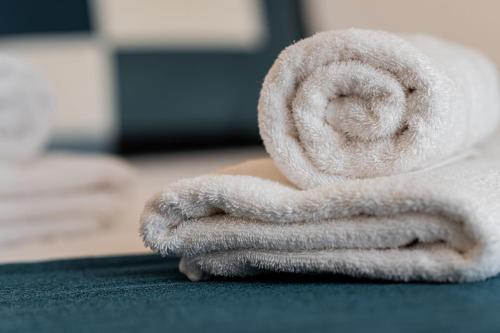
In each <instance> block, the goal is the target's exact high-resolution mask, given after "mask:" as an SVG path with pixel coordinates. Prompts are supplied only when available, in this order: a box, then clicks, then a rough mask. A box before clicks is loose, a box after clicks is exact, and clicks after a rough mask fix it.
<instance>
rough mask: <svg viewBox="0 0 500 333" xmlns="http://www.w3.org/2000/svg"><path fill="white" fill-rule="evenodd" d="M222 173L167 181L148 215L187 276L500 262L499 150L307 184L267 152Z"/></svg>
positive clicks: (165, 250) (444, 270)
mask: <svg viewBox="0 0 500 333" xmlns="http://www.w3.org/2000/svg"><path fill="white" fill-rule="evenodd" d="M225 172H227V173H229V175H208V176H202V177H198V178H194V179H186V180H181V181H179V182H177V183H174V184H172V185H170V186H168V187H167V188H166V189H164V190H163V191H162V192H161V193H159V194H158V195H157V196H155V197H154V198H153V199H151V201H150V202H149V203H148V204H147V206H146V208H145V210H144V213H143V216H142V235H143V238H144V242H145V244H146V245H147V246H148V247H150V248H151V249H153V250H154V251H156V252H159V253H161V254H162V255H175V256H181V257H182V261H181V265H180V269H181V271H183V272H184V273H185V274H186V275H187V276H188V277H189V278H190V279H191V280H194V281H196V280H200V279H203V278H206V277H209V276H211V275H215V276H246V275H252V274H256V273H259V272H262V271H264V272H266V271H267V272H270V271H273V272H290V273H337V274H347V275H350V276H355V277H370V278H382V279H390V280H401V281H414V280H418V281H420V280H426V281H439V282H463V281H477V280H482V279H485V278H487V277H491V276H493V275H496V274H498V273H499V272H500V260H498V258H500V223H498V221H499V220H500V158H484V157H483V158H471V159H469V160H466V161H464V162H461V163H456V164H452V165H448V166H443V167H441V168H435V169H432V170H428V171H425V172H421V173H413V174H405V175H399V176H394V177H380V178H373V179H366V180H352V181H347V182H344V183H342V184H338V185H336V186H324V187H319V188H315V189H311V190H306V191H304V190H299V189H297V188H295V187H294V186H292V185H290V184H289V183H287V181H286V180H284V178H283V176H282V175H280V174H279V172H278V169H277V168H276V167H275V166H274V164H273V163H272V161H271V160H269V159H266V160H260V161H251V162H248V163H245V164H243V165H241V166H237V167H234V168H231V169H229V170H228V171H225ZM255 175H256V176H255Z"/></svg>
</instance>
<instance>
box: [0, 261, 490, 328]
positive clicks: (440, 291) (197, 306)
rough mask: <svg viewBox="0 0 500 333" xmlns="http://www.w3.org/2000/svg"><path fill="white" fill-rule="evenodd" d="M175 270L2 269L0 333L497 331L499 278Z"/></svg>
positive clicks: (85, 264)
mask: <svg viewBox="0 0 500 333" xmlns="http://www.w3.org/2000/svg"><path fill="white" fill-rule="evenodd" d="M177 264H178V260H177V259H173V258H168V259H163V258H160V257H157V256H150V255H148V256H131V257H107V258H97V259H79V260H65V261H52V262H44V263H36V264H14V265H0V286H1V288H0V300H1V303H0V318H2V320H0V331H1V332H23V333H32V332H33V333H45V332H50V333H59V332H64V333H66V332H75V333H79V332H107V333H113V332H120V333H125V332H144V331H148V332H164V331H165V330H166V329H165V328H166V327H168V331H169V332H197V333H199V332H204V333H211V332H214V333H220V332H266V333H268V332H287V333H304V332H321V333H323V332H326V331H332V330H333V331H338V332H353V333H361V332H363V333H364V332H386V333H400V332H408V333H422V332H442V333H470V332H500V317H499V316H498V309H499V308H500V297H498V295H499V294H500V278H494V279H490V280H488V281H485V282H481V283H471V284H448V285H436V284H420V283H416V284H411V285H407V284H399V283H383V282H380V281H372V280H354V279H349V278H346V277H332V276H328V277H325V276H322V277H305V276H300V277H299V276H295V275H279V276H276V275H266V276H261V277H259V278H247V279H245V280H239V279H231V280H223V281H220V280H215V281H207V282H202V283H190V282H189V281H188V280H187V279H186V278H185V277H184V276H182V275H181V274H180V273H179V272H178V270H177ZM332 282H334V283H332Z"/></svg>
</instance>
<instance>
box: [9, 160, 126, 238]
mask: <svg viewBox="0 0 500 333" xmlns="http://www.w3.org/2000/svg"><path fill="white" fill-rule="evenodd" d="M133 174H134V172H133V170H132V169H131V168H130V167H129V166H128V165H127V164H125V163H124V162H122V161H120V160H118V159H116V158H113V157H108V156H101V155H90V154H87V155H83V154H70V153H58V154H56V153H51V154H47V155H46V156H44V157H40V158H38V159H36V160H33V161H31V162H29V163H28V162H27V163H23V164H18V165H10V164H7V165H0V246H13V245H19V244H22V243H24V242H26V241H33V240H44V239H52V238H57V237H61V236H68V235H72V236H75V235H82V234H83V235H85V234H87V233H88V232H90V231H97V230H100V229H102V228H103V227H107V226H108V225H110V224H111V223H112V222H118V221H115V219H116V217H117V215H119V214H120V212H121V211H122V210H123V209H125V208H126V205H127V202H128V201H127V200H128V199H130V198H131V197H130V196H131V195H132V194H133V193H132V191H131V185H132V184H133ZM85 223H86V224H87V225H83V224H85Z"/></svg>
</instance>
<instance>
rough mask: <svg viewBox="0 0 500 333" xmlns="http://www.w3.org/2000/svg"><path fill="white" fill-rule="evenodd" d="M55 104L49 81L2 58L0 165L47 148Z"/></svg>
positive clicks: (13, 60)
mask: <svg viewBox="0 0 500 333" xmlns="http://www.w3.org/2000/svg"><path fill="white" fill-rule="evenodd" d="M53 111H54V101H53V96H52V93H51V91H50V89H49V85H48V83H47V81H46V80H45V79H44V77H43V76H42V75H40V74H39V73H38V72H37V70H36V69H35V68H33V66H31V65H30V64H29V63H26V62H24V61H22V60H20V59H19V58H14V57H11V56H7V55H0V161H1V162H2V163H5V162H12V161H24V160H29V159H32V158H33V157H35V156H37V155H38V153H40V151H41V150H43V148H44V147H45V145H46V143H47V141H48V138H49V134H50V128H51V125H52V120H53Z"/></svg>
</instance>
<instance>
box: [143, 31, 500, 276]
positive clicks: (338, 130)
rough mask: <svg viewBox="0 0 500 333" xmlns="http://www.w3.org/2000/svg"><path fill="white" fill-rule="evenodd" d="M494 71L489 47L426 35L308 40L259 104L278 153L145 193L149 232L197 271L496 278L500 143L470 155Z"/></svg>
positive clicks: (274, 75)
mask: <svg viewBox="0 0 500 333" xmlns="http://www.w3.org/2000/svg"><path fill="white" fill-rule="evenodd" d="M496 76H497V74H496V70H495V68H494V66H493V65H492V64H491V63H490V62H489V61H488V60H486V59H485V58H483V57H482V56H481V55H479V54H477V53H475V52H474V51H471V50H468V49H465V48H463V47H460V46H457V45H454V44H450V43H447V42H443V41H439V40H436V39H433V38H430V37H424V36H405V37H398V36H395V35H391V34H388V33H383V32H378V31H366V30H346V31H336V32H327V33H321V34H318V35H315V36H314V37H312V38H308V39H305V40H303V41H301V42H298V43H297V44H295V45H292V46H290V47H289V48H287V49H286V50H285V51H283V52H282V54H281V55H280V57H279V58H278V60H277V61H276V62H275V64H274V65H273V67H272V69H271V70H270V72H269V74H268V75H267V77H266V79H265V83H264V86H263V89H262V93H261V98H260V102H259V125H260V130H261V135H262V137H263V139H264V143H265V145H266V148H267V150H268V152H269V153H270V155H271V157H272V158H273V159H274V161H272V160H270V159H265V160H259V161H251V162H248V163H246V164H243V165H239V166H236V167H233V168H230V169H227V170H224V171H223V172H222V174H219V175H215V174H212V175H207V176H202V177H198V178H194V179H187V180H182V181H179V182H177V183H174V184H172V185H170V186H168V187H167V188H166V189H165V190H164V191H163V192H161V193H159V194H158V195H157V196H155V197H154V198H153V199H151V200H150V201H149V202H148V204H147V205H146V208H145V210H144V213H143V215H142V229H141V232H142V235H143V239H144V242H145V244H146V245H147V246H149V247H150V248H152V249H153V250H154V251H157V252H159V253H161V254H162V255H177V256H181V257H182V259H181V263H180V269H181V271H182V272H184V273H185V274H186V275H187V276H188V277H189V278H190V279H192V280H199V279H202V278H204V277H207V276H210V275H217V276H245V275H250V274H256V273H258V272H262V271H275V272H293V273H339V274H347V275H351V276H362V277H371V278H383V279H392V280H402V281H410V280H426V281H443V282H444V281H449V282H458V281H477V280H482V279H485V278H488V277H490V276H493V275H496V274H498V273H500V260H498V258H500V223H498V221H499V220H500V149H498V147H496V146H497V144H496V142H495V141H491V142H489V143H487V144H484V145H483V146H482V147H481V148H478V153H477V155H469V156H468V157H467V159H465V157H464V156H463V154H464V151H465V150H466V149H468V148H470V147H472V146H473V145H474V144H476V143H478V142H479V141H481V140H482V139H483V138H485V137H486V136H488V135H489V134H491V133H492V132H493V131H494V129H495V127H496V126H497V123H498V118H499V117H498V115H499V112H500V110H499V104H500V103H499V96H498V95H499V92H498V90H497V89H498V84H497V77H496ZM497 140H500V138H497ZM459 155H462V156H461V157H462V158H464V159H463V160H462V161H460V162H457V161H456V159H457V156H459ZM453 159H454V160H455V162H456V163H446V162H451V160H453ZM280 170H281V172H280ZM384 176H388V177H384ZM292 183H293V184H295V185H292Z"/></svg>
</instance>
